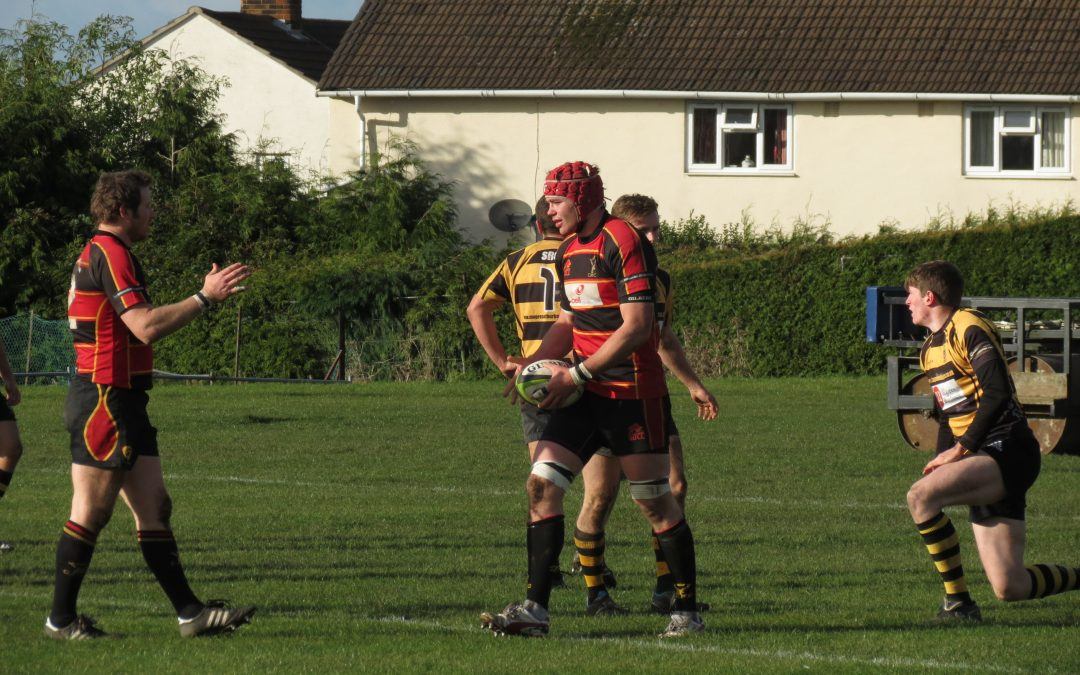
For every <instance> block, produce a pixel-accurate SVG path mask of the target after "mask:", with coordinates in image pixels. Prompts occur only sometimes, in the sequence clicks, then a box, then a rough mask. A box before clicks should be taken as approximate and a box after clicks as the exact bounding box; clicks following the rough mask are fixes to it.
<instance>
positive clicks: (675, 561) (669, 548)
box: [655, 520, 697, 612]
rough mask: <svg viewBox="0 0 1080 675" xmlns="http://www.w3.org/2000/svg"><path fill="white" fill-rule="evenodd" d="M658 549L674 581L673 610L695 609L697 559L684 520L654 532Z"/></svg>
mask: <svg viewBox="0 0 1080 675" xmlns="http://www.w3.org/2000/svg"><path fill="white" fill-rule="evenodd" d="M655 534H656V539H657V541H658V542H659V544H660V550H661V551H662V552H663V554H664V559H665V560H667V564H668V567H669V568H670V569H671V574H672V576H673V577H674V581H675V602H674V604H672V606H671V609H672V611H675V612H696V611H697V561H696V560H695V557H694V535H693V534H692V533H691V532H690V525H688V524H687V522H686V521H685V520H680V521H679V524H678V525H676V526H675V527H672V528H670V529H668V530H665V531H663V532H656V533H655Z"/></svg>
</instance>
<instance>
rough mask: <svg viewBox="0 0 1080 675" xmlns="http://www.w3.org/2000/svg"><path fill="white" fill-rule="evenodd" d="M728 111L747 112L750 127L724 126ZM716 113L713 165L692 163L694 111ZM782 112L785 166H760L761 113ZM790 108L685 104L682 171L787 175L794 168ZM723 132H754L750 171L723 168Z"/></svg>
mask: <svg viewBox="0 0 1080 675" xmlns="http://www.w3.org/2000/svg"><path fill="white" fill-rule="evenodd" d="M728 108H751V109H753V111H754V112H753V120H752V123H751V124H727V123H726V121H725V119H726V111H727V109H728ZM702 109H704V110H715V111H716V161H715V162H712V163H695V162H694V112H695V111H696V110H702ZM766 110H783V111H785V113H786V114H787V139H786V143H787V163H786V164H763V163H762V160H763V159H764V154H765V111H766ZM793 113H794V109H793V106H792V105H791V104H784V103H759V102H756V101H726V102H725V101H692V102H688V103H687V104H686V163H685V170H686V172H687V173H691V174H725V175H761V174H764V175H768V174H774V175H776V174H780V175H790V174H791V173H792V172H793V171H794V167H795V142H794V139H795V133H794V127H795V115H794V114H793ZM725 131H727V132H729V133H730V132H746V131H754V132H755V136H756V138H755V143H754V154H755V157H754V163H755V166H752V167H741V166H739V167H733V166H732V167H725V166H724V165H723V157H724V133H725Z"/></svg>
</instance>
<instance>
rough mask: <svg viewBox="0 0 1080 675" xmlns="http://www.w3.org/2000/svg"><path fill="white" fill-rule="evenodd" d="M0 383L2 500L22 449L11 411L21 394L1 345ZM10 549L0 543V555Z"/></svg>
mask: <svg viewBox="0 0 1080 675" xmlns="http://www.w3.org/2000/svg"><path fill="white" fill-rule="evenodd" d="M0 381H3V383H4V391H5V396H0V499H3V498H4V494H5V493H6V492H7V489H8V486H10V485H11V477H12V475H13V474H14V473H15V465H16V464H18V463H19V458H20V457H22V450H23V449H22V443H21V442H20V441H19V427H18V426H17V425H16V424H15V413H14V412H12V410H11V409H12V408H14V407H15V406H17V405H19V401H21V400H22V394H20V393H19V384H18V382H16V381H15V374H14V373H13V372H12V371H11V364H10V363H8V358H7V353H6V352H5V351H4V345H3V344H2V343H0ZM12 548H13V547H12V545H11V543H10V542H6V541H0V553H7V552H8V551H10V550H12Z"/></svg>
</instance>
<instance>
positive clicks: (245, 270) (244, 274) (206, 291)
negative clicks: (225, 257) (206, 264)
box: [202, 263, 251, 302]
mask: <svg viewBox="0 0 1080 675" xmlns="http://www.w3.org/2000/svg"><path fill="white" fill-rule="evenodd" d="M250 276H251V268H250V267H248V266H247V265H245V264H243V263H233V264H231V265H229V266H228V267H226V268H224V269H222V268H220V267H218V264H217V263H214V264H213V266H212V267H211V268H210V274H207V275H206V278H205V279H204V280H203V287H202V293H203V295H205V296H206V297H207V299H208V300H210V301H211V302H224V301H225V300H227V299H228V298H229V296H232V295H236V294H237V293H240V292H241V291H244V290H245V289H246V288H247V287H246V286H241V285H240V283H241V282H242V281H244V280H245V279H247V278H248V277H250Z"/></svg>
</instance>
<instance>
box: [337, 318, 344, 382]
mask: <svg viewBox="0 0 1080 675" xmlns="http://www.w3.org/2000/svg"><path fill="white" fill-rule="evenodd" d="M338 358H339V359H340V361H341V363H339V364H338V379H339V380H344V379H345V310H339V311H338Z"/></svg>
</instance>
